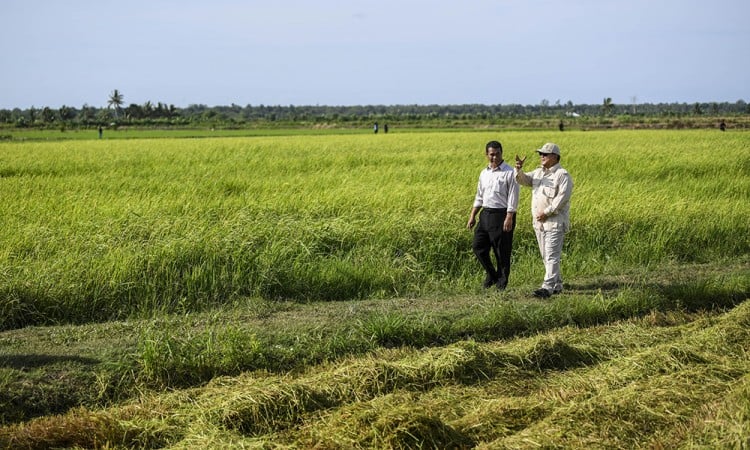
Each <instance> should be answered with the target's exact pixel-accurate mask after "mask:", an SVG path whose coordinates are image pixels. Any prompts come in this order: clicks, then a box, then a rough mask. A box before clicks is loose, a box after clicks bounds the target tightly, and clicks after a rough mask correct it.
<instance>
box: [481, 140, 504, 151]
mask: <svg viewBox="0 0 750 450" xmlns="http://www.w3.org/2000/svg"><path fill="white" fill-rule="evenodd" d="M491 148H495V149H497V150H500V151H501V152H502V151H503V145H502V144H501V143H499V142H497V141H490V142H488V143H487V145H485V146H484V152H485V153H487V150H489V149H491Z"/></svg>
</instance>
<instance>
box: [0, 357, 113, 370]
mask: <svg viewBox="0 0 750 450" xmlns="http://www.w3.org/2000/svg"><path fill="white" fill-rule="evenodd" d="M62 362H74V363H79V364H85V365H94V364H99V363H100V361H99V360H98V359H94V358H86V357H83V356H66V355H2V356H0V367H5V368H9V369H16V370H23V369H33V368H38V367H43V366H48V365H51V364H57V363H62Z"/></svg>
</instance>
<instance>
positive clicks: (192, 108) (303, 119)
mask: <svg viewBox="0 0 750 450" xmlns="http://www.w3.org/2000/svg"><path fill="white" fill-rule="evenodd" d="M746 115H750V105H749V104H747V103H746V102H745V101H744V100H738V101H736V102H733V103H730V102H707V103H640V104H636V103H635V102H633V103H631V104H615V103H613V102H612V99H611V98H605V99H603V101H602V103H601V104H574V103H572V102H571V101H568V102H567V103H561V102H560V101H559V100H558V101H557V102H555V103H551V102H549V101H547V100H542V101H541V102H540V103H539V104H537V105H520V104H507V105H503V104H496V105H484V104H462V105H437V104H433V105H354V106H327V105H306V106H295V105H287V106H282V105H262V104H261V105H249V104H248V105H245V106H241V105H236V104H231V105H228V106H207V105H202V104H191V105H189V106H187V107H183V108H179V107H176V106H175V105H172V104H166V103H162V102H157V103H152V102H151V101H147V102H145V103H143V104H135V103H131V104H128V105H125V102H124V97H123V95H122V93H120V92H119V91H117V90H115V91H113V92H112V93H111V94H110V97H109V101H108V104H107V106H106V107H94V106H89V105H83V106H82V107H80V108H75V107H71V106H67V105H63V106H61V107H59V108H52V107H49V106H45V107H41V108H36V107H31V108H27V109H20V108H14V109H0V126H3V127H6V128H7V127H18V128H25V127H39V128H45V127H47V128H55V127H61V128H65V127H71V128H76V127H85V128H87V127H98V126H113V125H114V126H224V127H243V126H252V125H254V124H256V125H261V124H290V123H298V124H316V123H327V124H337V125H340V126H347V125H351V126H354V125H361V124H364V123H370V122H373V121H381V122H391V123H404V124H416V123H435V124H447V123H451V122H462V121H463V122H485V123H498V122H502V121H508V120H528V119H541V120H558V119H559V120H567V121H575V120H577V119H578V118H596V119H597V120H600V121H601V120H604V119H607V118H615V117H619V118H621V119H624V120H625V121H628V120H629V119H628V118H631V120H632V119H634V118H638V117H640V118H649V117H650V118H654V117H656V118H684V117H694V118H697V117H702V116H705V117H719V116H746Z"/></svg>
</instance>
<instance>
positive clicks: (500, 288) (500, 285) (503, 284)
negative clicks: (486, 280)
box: [495, 281, 508, 292]
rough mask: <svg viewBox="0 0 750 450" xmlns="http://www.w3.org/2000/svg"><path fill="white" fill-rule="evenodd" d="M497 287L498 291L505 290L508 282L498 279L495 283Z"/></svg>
mask: <svg viewBox="0 0 750 450" xmlns="http://www.w3.org/2000/svg"><path fill="white" fill-rule="evenodd" d="M495 287H497V290H498V291H500V292H502V291H504V290H505V288H506V287H508V283H502V282H500V281H498V282H497V283H495Z"/></svg>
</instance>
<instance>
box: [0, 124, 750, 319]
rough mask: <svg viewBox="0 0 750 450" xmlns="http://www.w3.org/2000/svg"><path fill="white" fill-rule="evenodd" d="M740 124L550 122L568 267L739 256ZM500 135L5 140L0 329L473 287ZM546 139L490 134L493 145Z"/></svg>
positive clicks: (515, 149) (744, 217)
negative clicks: (713, 127) (691, 127)
mask: <svg viewBox="0 0 750 450" xmlns="http://www.w3.org/2000/svg"><path fill="white" fill-rule="evenodd" d="M749 136H750V135H749ZM749 136H746V135H745V134H740V133H734V134H731V135H730V134H715V133H709V132H705V131H691V132H632V131H630V132H625V131H623V132H609V133H590V132H589V133H582V132H580V133H579V132H570V133H565V134H564V135H560V136H558V139H557V140H558V143H559V144H560V145H561V147H562V148H563V152H564V156H563V164H564V166H565V167H567V168H568V170H570V172H571V173H572V174H573V178H574V180H575V184H576V188H575V193H574V197H573V210H572V221H573V228H572V230H571V232H570V233H569V235H568V237H567V238H566V239H567V242H566V247H565V255H564V271H565V273H566V275H567V276H570V277H577V276H587V275H597V274H604V273H612V272H617V271H619V270H620V269H621V268H623V267H627V266H630V265H634V264H635V265H639V266H643V267H646V268H649V267H658V266H659V265H661V264H664V263H667V262H673V261H678V262H687V263H691V262H707V261H712V260H715V259H717V258H719V259H720V258H737V257H742V256H744V255H746V253H747V249H748V248H750V237H749V235H748V234H747V233H745V232H744V231H745V228H746V224H747V223H748V220H749V219H750V216H749V215H748V213H747V212H745V211H744V210H742V209H739V210H738V209H737V207H736V205H737V204H739V203H741V202H743V201H744V200H745V199H746V198H747V197H748V195H750V185H749V184H748V183H749V182H748V177H746V176H743V173H744V171H746V169H747V167H743V166H742V164H737V163H736V161H742V160H744V151H745V149H746V148H747V146H748V139H749V138H750V137H749ZM495 137H496V136H495V135H494V133H459V132H454V133H413V134H402V135H398V136H397V135H395V134H394V135H387V136H357V135H326V136H287V137H256V138H224V139H202V140H180V139H173V140H172V139H158V140H157V139H153V140H140V139H135V140H117V141H106V140H104V141H98V140H97V141H88V142H86V143H84V144H80V143H74V142H56V143H16V142H10V143H4V144H2V145H3V151H4V152H3V155H4V156H3V165H2V166H3V167H2V168H0V175H2V184H0V194H2V196H3V199H4V202H3V204H2V206H0V213H2V215H1V216H2V218H3V219H2V220H3V226H4V227H3V228H4V229H5V230H8V232H6V233H4V234H3V236H2V237H0V248H1V249H2V250H0V274H2V277H1V278H0V294H2V295H1V296H0V312H2V315H1V316H0V317H1V318H0V328H3V329H10V328H15V327H22V326H26V325H32V324H49V323H85V322H91V321H106V320H111V319H118V318H125V317H129V316H132V315H134V314H137V315H141V316H148V315H151V314H155V313H160V312H187V311H197V310H202V309H205V308H210V307H213V306H218V305H226V304H230V303H232V302H234V301H236V300H238V299H241V298H244V297H247V296H250V297H261V298H265V299H292V300H296V301H311V300H347V299H366V298H387V297H391V296H420V295H423V294H424V293H436V292H442V293H446V294H450V293H455V292H466V291H467V290H469V291H474V290H476V289H477V287H476V286H478V284H479V283H478V282H477V279H478V277H479V274H478V272H479V270H478V266H477V264H476V261H475V260H474V257H473V255H472V254H471V251H470V239H471V235H470V233H469V232H467V231H466V230H465V228H464V226H463V225H464V223H465V220H466V214H467V211H468V209H469V207H470V204H471V198H472V196H473V189H474V185H475V182H476V181H475V180H476V176H477V173H478V170H479V168H481V166H482V164H483V163H484V162H483V159H482V150H481V149H482V148H483V145H484V142H485V141H486V140H487V139H489V138H495ZM548 139H549V135H548V134H547V133H536V132H535V133H529V132H526V133H519V132H509V133H505V134H504V135H503V137H502V140H503V144H504V146H505V147H506V149H507V150H506V152H507V153H508V155H506V157H507V156H509V155H511V157H512V155H514V154H515V153H521V154H529V153H531V152H532V151H533V149H535V148H537V147H538V146H539V144H540V143H541V142H543V141H545V140H548ZM301 149H302V150H301ZM674 155H679V157H675V156H674ZM687 174H689V176H688V175H687ZM707 204H710V205H711V207H710V213H708V214H707V212H706V205H707ZM520 210H521V213H520V216H519V221H518V222H519V225H518V228H517V231H516V236H517V238H516V240H515V242H516V248H515V254H514V261H515V266H514V267H515V269H514V272H513V281H512V282H513V283H517V284H525V283H531V282H533V281H536V280H538V279H539V277H540V273H539V270H540V267H541V266H540V264H539V260H538V258H539V257H538V250H537V249H536V243H535V240H534V237H533V234H532V232H531V229H530V226H529V224H528V216H527V215H526V211H527V210H528V193H527V192H525V191H522V202H521V206H520ZM503 326H507V324H506V325H503Z"/></svg>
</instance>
